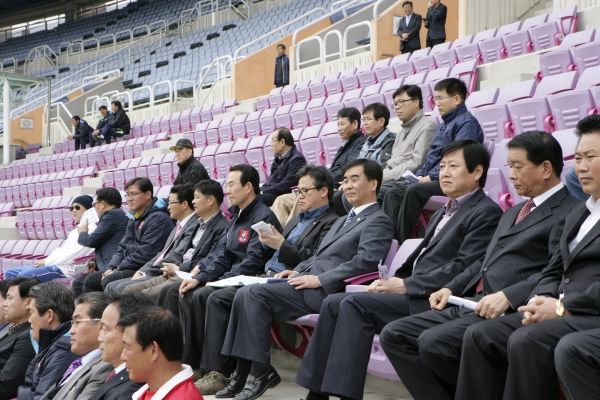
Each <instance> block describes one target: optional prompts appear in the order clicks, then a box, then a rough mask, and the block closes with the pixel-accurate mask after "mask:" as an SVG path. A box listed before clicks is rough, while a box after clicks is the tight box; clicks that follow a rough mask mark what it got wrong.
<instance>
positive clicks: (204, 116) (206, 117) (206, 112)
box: [200, 104, 214, 122]
mask: <svg viewBox="0 0 600 400" xmlns="http://www.w3.org/2000/svg"><path fill="white" fill-rule="evenodd" d="M213 106H214V104H206V105H204V106H202V108H201V109H200V121H202V122H209V121H212V109H213Z"/></svg>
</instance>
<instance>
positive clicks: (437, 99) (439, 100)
mask: <svg viewBox="0 0 600 400" xmlns="http://www.w3.org/2000/svg"><path fill="white" fill-rule="evenodd" d="M451 97H454V96H436V97H435V102H436V103H439V102H441V101H442V100H444V99H449V98H451Z"/></svg>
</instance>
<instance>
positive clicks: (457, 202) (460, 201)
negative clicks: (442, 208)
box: [446, 188, 480, 216]
mask: <svg viewBox="0 0 600 400" xmlns="http://www.w3.org/2000/svg"><path fill="white" fill-rule="evenodd" d="M478 190H480V188H477V189H475V190H473V191H472V192H469V193H467V194H463V195H462V196H460V197H457V198H456V199H454V200H448V202H447V203H446V214H448V216H452V215H453V214H454V213H455V212H457V211H458V210H459V209H460V208H461V207H462V206H463V205H464V204H465V203H466V202H467V200H469V199H470V198H471V197H473V195H474V194H475V193H476V192H477V191H478Z"/></svg>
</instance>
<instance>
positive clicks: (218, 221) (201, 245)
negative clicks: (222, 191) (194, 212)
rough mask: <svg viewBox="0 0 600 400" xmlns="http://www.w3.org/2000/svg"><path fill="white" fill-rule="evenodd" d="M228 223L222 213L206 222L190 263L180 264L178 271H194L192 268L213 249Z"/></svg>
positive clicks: (190, 245) (195, 230)
mask: <svg viewBox="0 0 600 400" xmlns="http://www.w3.org/2000/svg"><path fill="white" fill-rule="evenodd" d="M228 223H229V221H227V218H225V216H224V215H223V213H221V212H220V211H219V212H218V213H217V215H215V216H214V218H213V219H211V220H210V221H208V223H207V224H206V230H205V231H204V233H203V234H202V237H201V238H200V241H199V242H198V244H197V245H196V247H195V248H194V253H193V254H192V261H188V262H182V263H181V264H179V270H180V271H184V272H190V271H191V270H192V269H194V267H195V266H196V265H197V264H198V263H199V262H200V260H202V259H203V258H205V257H206V256H207V255H208V253H210V251H211V250H212V248H213V247H215V245H216V244H217V242H218V241H219V239H220V238H221V236H222V235H223V232H225V230H226V229H227V224H228ZM198 227H199V225H197V226H196V229H194V233H193V234H192V239H193V238H194V236H195V235H196V232H197V231H198ZM192 239H190V243H189V245H188V249H189V248H190V247H192V241H191V240H192ZM186 251H187V250H186Z"/></svg>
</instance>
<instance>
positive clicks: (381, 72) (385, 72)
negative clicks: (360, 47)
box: [374, 60, 396, 83]
mask: <svg viewBox="0 0 600 400" xmlns="http://www.w3.org/2000/svg"><path fill="white" fill-rule="evenodd" d="M382 61H385V60H382ZM374 72H375V76H376V78H377V82H378V83H384V82H387V81H391V80H393V79H396V72H395V71H394V67H393V66H391V65H390V66H387V67H383V68H380V69H377V70H374Z"/></svg>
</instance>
